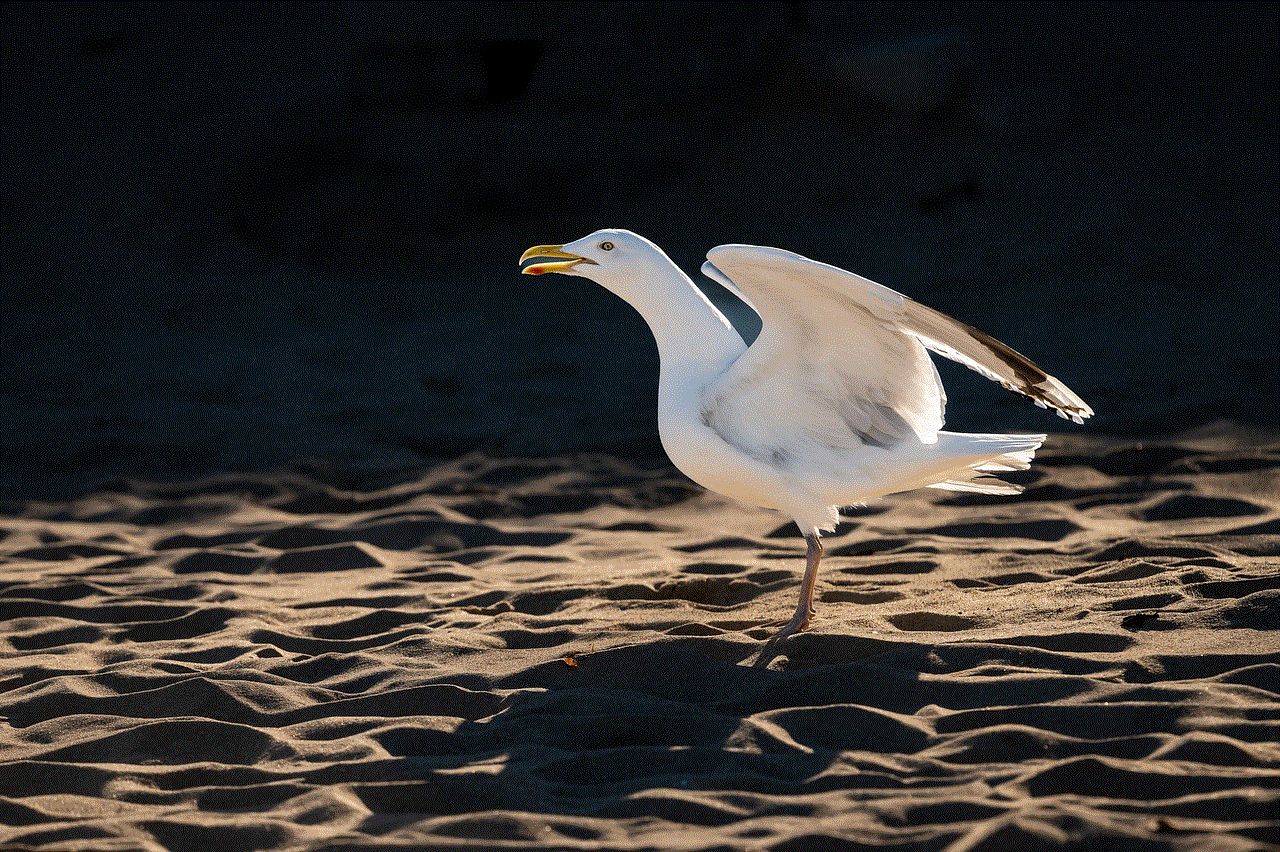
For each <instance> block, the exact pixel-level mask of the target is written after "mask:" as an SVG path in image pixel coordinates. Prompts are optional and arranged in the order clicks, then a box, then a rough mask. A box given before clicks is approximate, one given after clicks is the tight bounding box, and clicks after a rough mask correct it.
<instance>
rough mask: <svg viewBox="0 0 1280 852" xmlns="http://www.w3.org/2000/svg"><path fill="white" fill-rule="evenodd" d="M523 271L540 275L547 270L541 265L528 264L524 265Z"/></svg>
mask: <svg viewBox="0 0 1280 852" xmlns="http://www.w3.org/2000/svg"><path fill="white" fill-rule="evenodd" d="M524 271H525V272H526V273H528V274H529V275H541V274H542V273H544V272H546V271H547V270H545V269H543V268H542V267H541V266H529V267H526V268H525V270H524Z"/></svg>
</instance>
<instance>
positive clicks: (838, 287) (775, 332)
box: [520, 228, 1093, 666]
mask: <svg viewBox="0 0 1280 852" xmlns="http://www.w3.org/2000/svg"><path fill="white" fill-rule="evenodd" d="M530 259H533V260H534V262H533V263H530V264H529V265H527V266H523V268H522V270H521V271H522V272H524V273H525V274H528V275H541V274H543V273H547V272H559V273H562V274H566V275H578V276H581V277H584V278H589V279H591V280H593V281H595V282H596V283H598V284H600V285H602V286H604V287H605V288H606V289H608V290H610V291H612V292H613V293H614V294H616V295H617V296H620V297H621V298H622V299H624V300H625V301H627V302H629V303H630V304H631V306H632V307H634V308H635V309H636V310H637V311H639V313H640V315H641V316H642V317H643V318H644V320H645V322H647V323H648V325H649V328H650V330H651V331H652V332H653V336H654V339H655V341H656V342H657V345H658V356H659V360H660V363H661V368H660V373H659V377H658V433H659V435H660V437H661V439H662V446H663V449H665V450H666V452H667V455H668V456H670V458H671V461H672V462H674V463H675V465H676V467H678V468H679V469H680V470H681V471H682V472H683V473H684V474H685V475H686V476H688V477H689V478H690V479H692V480H693V481H694V482H696V483H698V484H699V485H701V486H703V487H704V488H707V489H710V490H711V491H715V492H717V493H719V494H723V495H725V496H726V497H730V498H732V499H734V500H737V501H739V502H741V503H746V504H749V505H754V506H763V507H766V508H769V509H775V510H777V511H779V512H781V513H783V514H785V515H787V516H788V517H790V518H791V519H792V520H793V521H795V523H796V525H797V526H798V527H799V528H800V532H801V533H802V534H803V535H804V538H805V541H806V543H807V545H808V551H807V554H806V560H805V570H804V576H803V578H802V580H801V582H800V601H799V604H798V605H797V607H796V611H795V615H794V616H793V617H792V618H791V620H790V621H788V622H786V624H785V625H783V626H782V629H781V630H779V631H778V633H777V634H775V635H774V636H773V638H771V639H770V640H769V641H768V642H767V643H766V644H765V646H764V648H763V649H762V650H761V652H760V655H759V657H758V658H757V660H756V665H757V666H764V665H767V664H768V662H769V661H770V660H771V659H772V658H773V656H775V655H776V654H775V653H774V649H776V648H777V647H778V646H779V643H780V642H782V640H784V639H785V638H786V637H788V636H790V635H792V634H793V633H796V632H798V631H800V630H804V629H805V628H806V627H808V625H809V620H810V619H811V618H812V617H813V615H814V610H813V591H814V581H815V580H816V578H817V572H818V562H819V560H820V559H821V558H822V543H821V540H820V536H821V534H822V533H823V532H832V531H834V530H835V526H836V523H837V521H838V520H839V514H838V510H839V508H840V507H842V506H851V505H855V504H861V503H864V502H866V501H868V500H871V499H873V498H876V497H880V496H883V495H885V494H893V493H896V492H900V491H908V490H911V489H914V488H923V487H930V488H941V489H946V490H951V491H976V492H979V493H983V494H1016V493H1018V492H1019V491H1021V490H1022V489H1021V488H1020V487H1019V486H1017V485H1013V484H1011V483H1008V482H1005V481H1003V480H1001V479H998V478H997V477H995V476H992V475H991V474H992V473H996V472H999V471H1009V470H1024V469H1026V468H1027V467H1028V466H1029V465H1030V463H1031V457H1032V455H1033V454H1034V453H1035V451H1036V449H1037V448H1039V446H1040V444H1041V443H1042V442H1043V441H1044V438H1045V436H1044V435H973V434H961V433H957V432H944V431H942V412H943V407H944V405H945V403H946V394H945V392H944V391H943V389H942V382H941V380H940V378H939V376H938V372H937V369H936V368H935V367H934V365H933V362H932V361H931V360H930V357H929V354H928V352H927V351H926V350H932V351H933V352H936V353H938V354H939V355H942V356H944V357H947V358H950V359H952V360H954V361H958V362H960V363H961V364H964V365H965V366H966V367H969V368H970V369H973V370H976V371H977V372H979V373H981V374H982V375H984V376H986V377H987V378H989V379H992V380H994V381H997V382H999V383H1000V384H1002V385H1003V386H1004V387H1006V388H1008V389H1009V390H1012V391H1016V392H1017V393H1020V394H1022V395H1024V396H1026V397H1029V398H1030V399H1031V400H1032V401H1033V402H1035V404H1036V405H1038V406H1040V407H1041V408H1052V409H1054V410H1055V411H1056V412H1057V413H1058V414H1059V415H1060V416H1061V417H1064V418H1067V419H1070V420H1073V421H1075V422H1076V423H1081V422H1083V420H1084V418H1086V417H1088V416H1090V415H1091V414H1093V410H1092V409H1091V408H1089V406H1088V405H1087V404H1085V402H1084V401H1083V400H1082V399H1080V397H1078V396H1076V395H1075V394H1074V393H1072V392H1071V391H1070V390H1069V389H1068V388H1067V387H1066V386H1065V385H1063V384H1062V383H1061V382H1060V381H1058V380H1057V379H1055V378H1054V377H1053V376H1050V375H1049V374H1048V373H1046V372H1045V371H1044V370H1042V369H1041V368H1039V367H1037V366H1036V365H1035V364H1033V363H1032V362H1031V361H1030V360H1029V359H1027V358H1026V357H1025V356H1023V355H1020V354H1019V353H1017V352H1015V351H1014V350H1013V349H1010V348H1009V347H1008V346H1005V345H1004V344H1003V343H1001V342H999V341H998V340H995V339H994V338H992V337H990V336H988V335H986V334H983V333H982V332H981V331H978V330H977V329H975V328H971V327H969V326H967V325H965V324H964V323H961V322H957V321H956V320H953V319H951V318H950V317H947V316H945V315H943V314H941V313H939V312H937V311H935V310H932V309H930V308H927V307H925V306H924V305H921V304H920V303H918V302H915V301H912V300H911V299H908V298H907V297H906V296H903V295H902V294H901V293H898V292H895V291H894V290H891V289H889V288H888V287H884V286H882V285H880V284H876V283H875V282H873V281H869V280H867V279H866V278H863V277H861V276H860V275H855V274H854V273H852V272H847V271H845V270H843V269H839V268H837V267H835V266H830V265H828V264H825V263H819V262H818V261H814V260H810V259H808V258H806V257H802V256H800V255H798V254H794V253H793V252H789V251H784V250H783V249H776V248H767V247H764V246H751V245H723V246H717V247H716V248H713V249H712V250H711V251H709V252H708V253H707V262H706V263H704V264H703V265H702V271H703V273H704V274H706V276H707V277H708V278H711V279H712V280H714V281H716V282H718V283H720V284H721V285H723V286H724V287H725V288H726V289H728V290H729V291H730V292H731V293H733V294H734V295H735V296H737V297H738V298H740V299H741V300H742V301H743V302H745V303H746V304H747V305H749V306H750V307H751V308H753V309H754V310H755V311H756V313H758V314H759V315H760V320H761V329H760V334H759V336H758V337H757V338H756V340H755V342H753V343H752V344H751V345H750V346H747V345H746V343H744V342H743V340H742V337H741V336H740V335H739V334H738V332H737V331H735V330H734V328H733V326H732V325H730V323H729V321H728V320H727V319H725V317H724V315H723V314H721V313H720V311H718V310H717V309H716V308H715V306H714V305H712V304H711V302H710V300H708V299H707V297H706V296H705V295H704V294H703V292H702V291H701V290H699V289H698V287H697V286H696V285H695V284H694V283H693V281H692V280H691V279H690V278H689V276H687V275H685V274H684V272H682V271H681V270H680V268H679V267H678V266H676V265H675V263H673V262H672V261H671V258H669V257H668V256H667V255H666V253H665V252H664V251H663V250H662V249H660V248H658V246H656V245H654V244H653V243H652V242H650V241H649V240H647V239H645V238H644V237H642V236H640V235H639V234H635V233H632V232H631V231H626V230H621V229H613V228H610V229H605V230H600V231H596V232H595V233H593V234H591V235H589V236H586V237H583V238H582V239H580V240H576V241H574V242H572V243H568V244H566V245H562V246H560V245H544V246H534V247H533V248H530V249H529V250H528V251H526V252H525V253H524V254H523V255H522V256H521V258H520V263H521V264H524V263H525V261H527V260H530Z"/></svg>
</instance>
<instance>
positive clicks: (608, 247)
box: [600, 240, 613, 251]
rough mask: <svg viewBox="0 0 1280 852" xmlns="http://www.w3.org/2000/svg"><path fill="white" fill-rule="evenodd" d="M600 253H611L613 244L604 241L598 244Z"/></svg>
mask: <svg viewBox="0 0 1280 852" xmlns="http://www.w3.org/2000/svg"><path fill="white" fill-rule="evenodd" d="M600 251H613V243H611V242H609V241H608V240H605V241H604V242H602V243H601V244H600Z"/></svg>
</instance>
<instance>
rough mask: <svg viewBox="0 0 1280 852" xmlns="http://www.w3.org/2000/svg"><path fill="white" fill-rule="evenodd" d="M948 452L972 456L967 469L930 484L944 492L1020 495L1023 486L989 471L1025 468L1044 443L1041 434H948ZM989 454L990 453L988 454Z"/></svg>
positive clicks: (1029, 464) (1029, 465) (1043, 437)
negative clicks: (972, 459)
mask: <svg viewBox="0 0 1280 852" xmlns="http://www.w3.org/2000/svg"><path fill="white" fill-rule="evenodd" d="M949 437H951V438H952V441H953V444H952V446H951V447H950V448H949V449H951V451H952V452H953V453H954V454H955V455H957V456H962V457H969V458H974V457H977V458H976V459H975V461H974V462H973V463H971V464H969V465H967V467H968V469H967V470H961V471H959V472H954V471H953V472H952V473H951V474H950V475H949V476H948V477H947V479H945V480H942V481H940V482H935V483H932V484H930V485H929V486H928V487H930V488H940V489H942V490H944V491H973V492H977V493H979V494H1020V493H1021V492H1022V486H1020V485H1015V484H1013V483H1012V482H1005V481H1003V480H1001V479H998V478H996V477H994V476H987V475H986V474H988V473H995V472H1001V471H1010V470H1026V469H1027V468H1029V467H1031V459H1032V457H1034V456H1035V454H1036V450H1038V449H1040V445H1041V444H1043V443H1044V439H1045V436H1044V435H957V434H954V433H949ZM988 453H990V455H988ZM984 456H985V458H984Z"/></svg>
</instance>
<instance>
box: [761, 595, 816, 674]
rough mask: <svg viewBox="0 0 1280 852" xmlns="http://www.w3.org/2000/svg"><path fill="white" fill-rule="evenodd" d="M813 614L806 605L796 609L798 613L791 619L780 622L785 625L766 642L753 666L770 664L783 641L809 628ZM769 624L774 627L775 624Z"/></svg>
mask: <svg viewBox="0 0 1280 852" xmlns="http://www.w3.org/2000/svg"><path fill="white" fill-rule="evenodd" d="M813 615H814V612H813V610H812V609H810V608H808V607H805V608H804V609H799V610H796V614H795V615H793V616H792V617H791V620H790V621H787V622H778V623H780V624H782V625H783V626H782V629H781V630H779V631H778V632H777V633H775V634H773V638H771V639H770V640H769V641H768V642H765V643H764V647H763V648H761V649H760V656H758V657H756V661H755V663H753V664H752V667H753V668H757V669H762V668H765V667H766V666H768V665H769V663H771V662H772V661H773V658H774V657H776V656H778V650H777V649H778V646H779V645H781V644H782V641H783V640H784V639H786V638H787V637H788V636H790V635H792V634H793V633H799V632H800V631H801V630H805V629H806V628H808V626H809V619H811V618H813ZM769 626H770V627H772V626H774V625H769Z"/></svg>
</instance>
